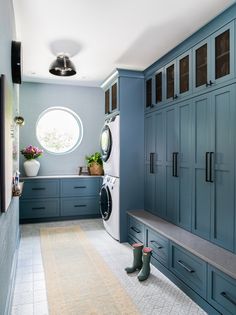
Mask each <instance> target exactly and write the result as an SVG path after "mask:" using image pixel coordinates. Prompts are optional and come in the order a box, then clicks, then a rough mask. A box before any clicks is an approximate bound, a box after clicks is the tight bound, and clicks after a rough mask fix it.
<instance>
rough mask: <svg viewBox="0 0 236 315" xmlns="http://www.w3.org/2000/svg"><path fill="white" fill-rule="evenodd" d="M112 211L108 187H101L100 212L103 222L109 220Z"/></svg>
mask: <svg viewBox="0 0 236 315" xmlns="http://www.w3.org/2000/svg"><path fill="white" fill-rule="evenodd" d="M111 211H112V199H111V193H110V189H109V187H107V186H106V185H103V186H102V188H101V191H100V212H101V215H102V218H103V220H104V221H107V220H108V219H109V218H110V215H111Z"/></svg>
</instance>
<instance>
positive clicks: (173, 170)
mask: <svg viewBox="0 0 236 315" xmlns="http://www.w3.org/2000/svg"><path fill="white" fill-rule="evenodd" d="M172 176H173V177H175V152H173V153H172Z"/></svg>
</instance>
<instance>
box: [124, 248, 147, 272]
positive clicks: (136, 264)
mask: <svg viewBox="0 0 236 315" xmlns="http://www.w3.org/2000/svg"><path fill="white" fill-rule="evenodd" d="M132 247H133V256H134V257H133V265H132V266H131V267H126V268H125V271H126V272H127V273H132V272H134V271H136V270H140V269H141V268H142V265H143V262H142V250H143V244H142V243H135V244H133V245H132Z"/></svg>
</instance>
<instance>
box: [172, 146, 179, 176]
mask: <svg viewBox="0 0 236 315" xmlns="http://www.w3.org/2000/svg"><path fill="white" fill-rule="evenodd" d="M178 154H179V153H178V152H173V153H172V176H173V177H178Z"/></svg>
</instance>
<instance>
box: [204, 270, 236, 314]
mask: <svg viewBox="0 0 236 315" xmlns="http://www.w3.org/2000/svg"><path fill="white" fill-rule="evenodd" d="M208 275H209V276H208V277H209V286H208V301H209V303H210V304H212V305H213V306H214V307H215V308H216V309H218V310H219V311H220V312H221V313H222V314H225V315H231V314H232V315H234V314H236V280H235V279H232V278H231V277H229V276H227V275H225V274H224V273H222V272H220V271H219V270H217V269H215V268H213V267H211V266H209V270H208Z"/></svg>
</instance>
